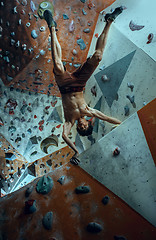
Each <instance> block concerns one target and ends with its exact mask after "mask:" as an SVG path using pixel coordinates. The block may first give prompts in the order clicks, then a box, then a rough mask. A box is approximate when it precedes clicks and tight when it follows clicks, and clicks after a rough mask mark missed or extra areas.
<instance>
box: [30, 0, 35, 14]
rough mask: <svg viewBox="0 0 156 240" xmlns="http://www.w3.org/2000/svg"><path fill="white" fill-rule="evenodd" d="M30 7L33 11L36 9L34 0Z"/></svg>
mask: <svg viewBox="0 0 156 240" xmlns="http://www.w3.org/2000/svg"><path fill="white" fill-rule="evenodd" d="M30 8H31V10H32V12H34V11H36V7H35V4H34V2H33V1H32V0H31V1H30Z"/></svg>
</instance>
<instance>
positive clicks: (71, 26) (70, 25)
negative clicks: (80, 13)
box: [69, 20, 75, 32]
mask: <svg viewBox="0 0 156 240" xmlns="http://www.w3.org/2000/svg"><path fill="white" fill-rule="evenodd" d="M74 30H75V26H74V21H73V20H71V22H70V24H69V32H74Z"/></svg>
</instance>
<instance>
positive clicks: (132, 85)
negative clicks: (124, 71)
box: [127, 82, 134, 92]
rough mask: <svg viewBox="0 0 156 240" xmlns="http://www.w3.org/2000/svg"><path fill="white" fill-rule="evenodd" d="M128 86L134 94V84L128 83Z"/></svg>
mask: <svg viewBox="0 0 156 240" xmlns="http://www.w3.org/2000/svg"><path fill="white" fill-rule="evenodd" d="M127 86H128V87H129V88H130V89H131V91H132V92H133V88H134V84H133V83H130V82H128V83H127Z"/></svg>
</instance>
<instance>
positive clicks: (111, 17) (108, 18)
mask: <svg viewBox="0 0 156 240" xmlns="http://www.w3.org/2000/svg"><path fill="white" fill-rule="evenodd" d="M122 11H123V7H117V8H115V10H114V11H113V12H112V13H107V14H106V15H105V21H106V22H108V21H111V22H113V21H114V20H115V19H116V18H117V16H118V15H119V14H121V13H122Z"/></svg>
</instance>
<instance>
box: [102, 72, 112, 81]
mask: <svg viewBox="0 0 156 240" xmlns="http://www.w3.org/2000/svg"><path fill="white" fill-rule="evenodd" d="M101 80H102V81H103V82H108V81H109V80H110V78H108V77H107V75H105V74H104V75H103V76H102V77H101Z"/></svg>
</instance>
